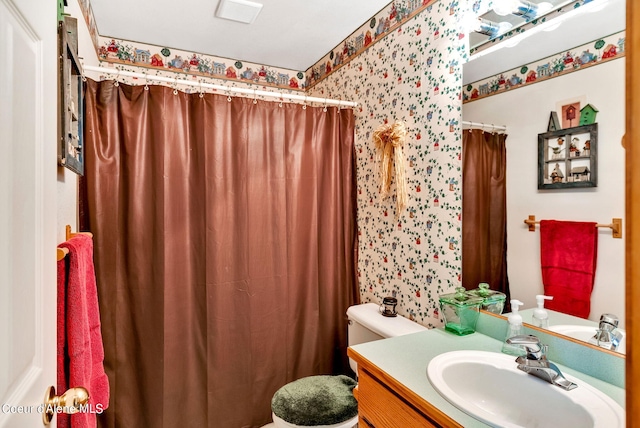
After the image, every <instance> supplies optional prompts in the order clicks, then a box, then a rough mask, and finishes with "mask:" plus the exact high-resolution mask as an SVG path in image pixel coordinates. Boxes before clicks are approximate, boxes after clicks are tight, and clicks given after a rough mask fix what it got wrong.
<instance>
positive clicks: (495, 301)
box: [467, 282, 507, 315]
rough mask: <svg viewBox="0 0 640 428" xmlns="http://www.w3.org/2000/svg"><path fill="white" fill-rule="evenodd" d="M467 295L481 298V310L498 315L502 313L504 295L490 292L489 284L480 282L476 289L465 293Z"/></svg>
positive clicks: (493, 291) (505, 298) (505, 296)
mask: <svg viewBox="0 0 640 428" xmlns="http://www.w3.org/2000/svg"><path fill="white" fill-rule="evenodd" d="M467 294H469V295H470V296H474V297H482V299H483V300H482V306H481V309H484V310H485V311H489V312H493V313H494V314H498V315H499V314H501V313H502V311H503V309H504V302H505V301H506V300H507V295H506V294H504V293H501V292H499V291H495V290H490V289H489V284H487V283H486V282H481V283H480V284H478V288H476V289H473V290H469V291H467Z"/></svg>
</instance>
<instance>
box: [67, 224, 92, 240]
mask: <svg viewBox="0 0 640 428" xmlns="http://www.w3.org/2000/svg"><path fill="white" fill-rule="evenodd" d="M65 229H66V237H67V241H68V240H69V239H71V238H72V237H73V236H74V235H77V234H79V233H81V234H83V235H87V236H89V237H90V238H93V233H91V232H77V233H72V232H71V225H67V226H66V227H65Z"/></svg>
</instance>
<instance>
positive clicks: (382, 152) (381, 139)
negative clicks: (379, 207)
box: [373, 122, 407, 217]
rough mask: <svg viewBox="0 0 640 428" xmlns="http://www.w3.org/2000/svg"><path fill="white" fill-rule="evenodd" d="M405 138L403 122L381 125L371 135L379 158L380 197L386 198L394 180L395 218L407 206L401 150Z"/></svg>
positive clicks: (405, 132) (405, 131)
mask: <svg viewBox="0 0 640 428" xmlns="http://www.w3.org/2000/svg"><path fill="white" fill-rule="evenodd" d="M406 138H407V130H406V128H405V126H404V122H395V123H394V124H392V125H381V126H380V127H379V128H378V129H376V130H375V131H374V133H373V142H374V143H375V145H376V148H377V149H378V156H379V157H380V195H381V197H382V199H384V198H386V197H387V196H388V195H389V193H390V191H391V181H392V180H393V174H394V171H395V178H396V217H397V216H399V215H400V213H401V212H402V211H403V210H404V209H405V208H406V206H407V185H406V183H405V174H404V154H403V152H402V148H403V146H404V141H405V139H406Z"/></svg>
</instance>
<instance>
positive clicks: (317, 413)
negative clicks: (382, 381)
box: [271, 375, 358, 426]
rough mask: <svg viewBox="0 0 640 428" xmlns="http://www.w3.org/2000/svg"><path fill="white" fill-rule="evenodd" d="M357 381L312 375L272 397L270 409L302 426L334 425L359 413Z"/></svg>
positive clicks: (290, 384)
mask: <svg viewBox="0 0 640 428" xmlns="http://www.w3.org/2000/svg"><path fill="white" fill-rule="evenodd" d="M356 385H357V383H356V381H355V380H353V379H351V378H350V377H348V376H343V375H339V376H309V377H303V378H302V379H298V380H295V381H293V382H290V383H288V384H286V385H285V386H283V387H282V388H280V389H279V390H278V391H276V393H275V394H274V395H273V399H272V400H271V410H272V411H273V413H275V415H276V416H277V417H279V418H281V419H284V420H285V421H286V422H289V423H290V424H295V425H302V426H314V425H332V424H339V423H341V422H344V421H346V420H349V419H351V418H353V417H354V416H356V415H357V414H358V402H357V401H356V399H355V398H354V397H353V388H355V387H356Z"/></svg>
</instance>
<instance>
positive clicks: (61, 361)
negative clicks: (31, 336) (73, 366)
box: [56, 257, 69, 428]
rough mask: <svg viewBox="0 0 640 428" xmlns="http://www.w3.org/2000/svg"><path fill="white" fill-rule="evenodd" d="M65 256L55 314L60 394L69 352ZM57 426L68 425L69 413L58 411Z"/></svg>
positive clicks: (65, 427)
mask: <svg viewBox="0 0 640 428" xmlns="http://www.w3.org/2000/svg"><path fill="white" fill-rule="evenodd" d="M66 261H67V257H65V258H64V259H62V260H58V316H57V320H58V322H57V330H58V333H57V337H58V339H57V342H58V358H57V360H58V363H57V365H58V367H57V386H56V392H57V393H58V394H62V393H63V392H64V391H66V390H67V389H68V388H69V354H68V353H67V326H66V322H65V316H66V311H65V307H66V305H67V301H66V298H67V263H66ZM57 419H58V425H57V426H58V428H68V427H69V415H66V414H64V413H58V417H57Z"/></svg>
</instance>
